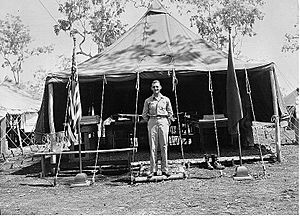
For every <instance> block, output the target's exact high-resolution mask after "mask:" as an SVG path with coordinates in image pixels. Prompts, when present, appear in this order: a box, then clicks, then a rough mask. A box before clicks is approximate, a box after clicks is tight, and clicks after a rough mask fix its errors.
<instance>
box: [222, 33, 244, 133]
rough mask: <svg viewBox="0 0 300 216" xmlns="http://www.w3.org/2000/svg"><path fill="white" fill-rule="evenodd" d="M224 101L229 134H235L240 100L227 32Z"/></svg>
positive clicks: (240, 109)
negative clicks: (227, 48)
mask: <svg viewBox="0 0 300 216" xmlns="http://www.w3.org/2000/svg"><path fill="white" fill-rule="evenodd" d="M226 101H227V116H228V132H229V134H237V133H238V128H237V123H238V122H239V121H240V120H241V119H242V118H243V110H242V102H241V97H240V91H239V85H238V82H237V78H236V73H235V69H234V62H233V52H232V42H231V34H230V32H229V51H228V67H227V82H226Z"/></svg>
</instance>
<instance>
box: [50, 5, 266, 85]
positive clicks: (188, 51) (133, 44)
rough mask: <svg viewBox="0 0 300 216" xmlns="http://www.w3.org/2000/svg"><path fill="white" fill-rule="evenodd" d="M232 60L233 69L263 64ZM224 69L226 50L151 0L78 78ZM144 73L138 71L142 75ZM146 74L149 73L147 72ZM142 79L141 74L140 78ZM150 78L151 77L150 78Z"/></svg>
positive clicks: (83, 67)
mask: <svg viewBox="0 0 300 216" xmlns="http://www.w3.org/2000/svg"><path fill="white" fill-rule="evenodd" d="M265 65H266V63H265V62H256V63H253V62H252V63H249V62H248V63H246V62H245V61H241V60H238V59H235V68H236V69H244V68H247V69H249V68H255V67H259V66H265ZM173 68H174V69H175V70H176V71H178V72H180V71H190V72H191V71H198V72H199V71H205V72H207V71H212V72H213V71H226V70H227V53H225V52H222V51H220V50H218V49H215V48H214V47H212V46H210V45H209V44H208V43H207V42H206V41H204V40H203V39H200V38H199V36H198V35H197V34H195V33H193V32H192V31H191V30H190V29H188V28H186V27H185V26H184V25H183V24H181V23H180V22H179V21H178V20H176V19H175V18H174V17H173V16H171V15H170V14H169V13H168V12H167V11H166V9H165V8H164V7H163V6H162V5H161V4H160V3H159V2H158V1H154V2H153V3H152V5H151V6H150V7H149V8H148V10H147V12H146V13H145V14H144V15H143V16H142V17H141V19H140V20H139V21H138V22H137V23H136V24H135V25H134V26H133V27H132V28H131V29H129V30H128V31H127V32H126V33H125V34H124V35H123V36H122V37H120V38H119V39H118V40H117V41H116V42H114V43H113V44H112V45H111V46H109V47H107V48H106V49H105V50H104V51H103V52H102V53H100V54H98V55H96V56H95V57H92V58H90V59H88V60H87V61H85V62H83V63H81V64H79V65H78V73H79V79H80V80H81V81H84V80H93V79H95V78H99V77H101V76H103V75H104V74H106V75H107V77H110V78H120V77H123V79H124V77H126V76H127V79H130V78H132V77H135V75H134V74H135V73H136V72H143V73H145V72H155V71H156V72H157V71H170V70H172V69H173ZM143 75H144V76H145V78H147V76H146V75H145V74H141V77H142V76H143ZM148 75H149V74H148ZM69 76H70V71H69V70H68V71H63V72H57V73H54V74H51V75H49V76H48V82H57V81H62V80H64V79H67V78H68V77H69ZM142 78H143V77H142ZM150 78H153V77H150Z"/></svg>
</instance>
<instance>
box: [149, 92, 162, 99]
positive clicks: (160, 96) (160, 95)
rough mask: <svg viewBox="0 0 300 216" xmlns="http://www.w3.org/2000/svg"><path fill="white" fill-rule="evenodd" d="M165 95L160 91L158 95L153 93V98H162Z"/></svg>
mask: <svg viewBox="0 0 300 216" xmlns="http://www.w3.org/2000/svg"><path fill="white" fill-rule="evenodd" d="M163 97H164V96H163V95H162V94H161V93H159V94H158V96H157V97H155V96H154V94H153V95H152V99H155V98H158V99H161V98H163Z"/></svg>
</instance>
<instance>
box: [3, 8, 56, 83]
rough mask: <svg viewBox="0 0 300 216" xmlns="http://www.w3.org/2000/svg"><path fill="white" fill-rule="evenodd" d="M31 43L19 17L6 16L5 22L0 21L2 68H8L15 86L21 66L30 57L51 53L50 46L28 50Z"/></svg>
mask: <svg viewBox="0 0 300 216" xmlns="http://www.w3.org/2000/svg"><path fill="white" fill-rule="evenodd" d="M31 42H32V38H31V36H30V31H29V28H28V26H25V25H24V24H23V23H22V21H21V19H20V17H19V16H13V15H10V14H7V15H6V17H5V20H0V53H1V55H2V57H3V59H4V62H3V64H2V67H9V68H10V70H11V71H12V73H13V77H14V80H15V83H16V84H19V83H20V81H21V80H20V74H21V73H22V71H23V69H22V64H23V62H24V60H25V59H27V58H29V57H30V56H35V55H40V54H42V53H49V52H52V50H53V48H52V46H45V47H36V48H33V49H28V46H29V44H30V43H31Z"/></svg>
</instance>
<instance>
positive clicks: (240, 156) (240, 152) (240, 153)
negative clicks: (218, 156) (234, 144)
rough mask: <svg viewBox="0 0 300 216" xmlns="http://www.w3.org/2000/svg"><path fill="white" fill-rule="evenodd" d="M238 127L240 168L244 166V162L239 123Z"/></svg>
mask: <svg viewBox="0 0 300 216" xmlns="http://www.w3.org/2000/svg"><path fill="white" fill-rule="evenodd" d="M236 127H237V136H238V145H239V158H240V166H243V162H242V145H241V134H240V128H239V122H238V123H237V125H236Z"/></svg>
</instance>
